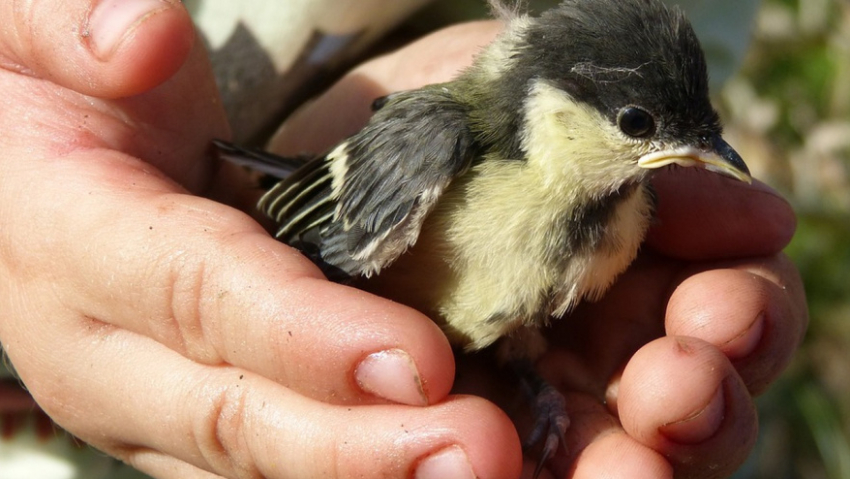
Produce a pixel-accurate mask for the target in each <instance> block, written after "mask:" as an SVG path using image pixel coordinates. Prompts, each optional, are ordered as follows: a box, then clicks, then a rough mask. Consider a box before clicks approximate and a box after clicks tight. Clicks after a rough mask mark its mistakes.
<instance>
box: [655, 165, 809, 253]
mask: <svg viewBox="0 0 850 479" xmlns="http://www.w3.org/2000/svg"><path fill="white" fill-rule="evenodd" d="M653 186H654V187H655V189H656V191H657V193H658V205H657V211H656V221H655V224H654V225H653V227H652V228H651V229H650V232H649V234H648V237H647V242H648V244H649V245H650V246H651V247H652V248H653V249H655V250H657V251H659V252H661V253H663V254H665V255H668V256H672V257H675V258H680V259H685V260H706V259H724V258H743V257H748V256H763V255H772V254H776V253H778V252H779V251H781V250H782V248H784V247H785V246H786V245H787V244H788V242H789V241H790V240H791V237H792V236H793V234H794V229H795V227H796V220H795V217H794V212H793V210H792V209H791V206H790V205H789V204H788V202H787V201H786V200H785V199H783V198H782V197H781V196H780V195H779V194H778V193H776V192H775V191H774V190H772V189H771V188H769V187H767V186H766V185H764V184H762V183H759V182H755V183H754V184H753V185H747V184H746V183H743V182H740V181H735V180H731V179H728V178H725V177H722V176H720V175H717V174H712V173H709V172H705V171H700V170H694V169H691V168H685V169H676V170H671V171H665V172H663V173H661V174H659V175H657V176H656V177H655V179H654V180H653Z"/></svg>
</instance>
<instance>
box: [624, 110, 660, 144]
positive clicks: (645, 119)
mask: <svg viewBox="0 0 850 479" xmlns="http://www.w3.org/2000/svg"><path fill="white" fill-rule="evenodd" d="M617 124H619V125H620V129H621V130H623V133H625V134H627V135H629V136H631V137H634V138H646V137H648V136H650V135H652V134H653V133H655V119H653V118H652V115H650V114H649V112H647V111H646V110H643V109H641V108H638V107H636V106H627V107H626V108H623V109H622V110H620V116H619V118H618V119H617Z"/></svg>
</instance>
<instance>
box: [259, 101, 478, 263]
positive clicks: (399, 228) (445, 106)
mask: <svg viewBox="0 0 850 479" xmlns="http://www.w3.org/2000/svg"><path fill="white" fill-rule="evenodd" d="M467 121H468V119H467V108H466V106H465V105H463V104H462V103H460V102H458V101H457V100H456V98H455V97H454V96H453V94H452V92H451V91H450V90H449V89H448V88H447V87H446V86H444V85H443V86H441V85H432V86H429V87H425V88H423V89H419V90H411V91H406V92H398V93H394V94H392V95H389V96H387V97H384V99H383V100H381V104H380V108H379V109H378V110H377V111H376V112H375V113H374V115H373V117H372V119H371V120H370V122H369V123H368V124H367V125H366V127H364V128H363V130H361V131H360V132H359V133H356V134H355V135H353V136H351V137H350V138H348V139H347V140H345V141H344V142H343V143H341V144H340V145H338V146H337V147H336V148H334V149H333V150H331V151H330V152H329V153H327V154H326V155H324V156H321V157H317V158H314V159H312V160H311V161H309V162H308V163H307V164H306V165H303V166H302V167H301V168H300V169H298V170H296V171H295V172H293V173H292V174H291V175H289V176H288V177H286V178H285V179H283V180H282V181H281V182H280V183H278V184H277V185H275V186H274V187H273V188H272V189H270V190H269V191H268V192H267V193H266V194H265V195H264V196H263V198H262V199H261V200H260V202H259V205H258V206H259V208H260V209H261V210H262V211H263V212H264V213H265V214H267V215H268V216H270V217H271V218H273V219H274V220H275V221H276V222H277V223H278V225H279V230H278V232H277V236H278V238H280V239H281V240H282V241H284V242H286V243H288V244H290V245H292V246H294V247H297V248H299V249H301V250H302V251H304V252H305V254H307V255H308V256H310V257H311V259H313V261H315V262H316V263H317V264H318V265H319V266H321V267H322V268H323V270H324V271H325V273H326V274H328V276H329V277H330V278H332V279H337V280H341V279H345V277H347V276H348V277H350V276H358V275H365V276H369V275H372V274H375V273H378V272H379V271H380V270H381V268H383V267H385V266H387V265H388V264H390V263H391V262H392V261H394V260H395V259H396V258H397V257H398V256H399V255H401V254H402V253H404V251H406V250H407V249H408V248H409V247H410V246H412V245H413V244H414V243H415V242H416V239H417V238H418V236H419V231H420V229H421V227H422V223H423V222H424V221H425V218H426V217H427V215H428V213H430V211H431V210H432V209H433V208H434V206H435V205H436V203H437V201H438V200H439V198H440V195H441V194H442V193H443V191H444V190H445V188H446V187H447V186H448V185H449V183H450V182H451V181H452V179H453V178H455V177H456V176H458V175H460V174H463V172H465V171H466V169H467V168H468V167H469V165H470V164H471V162H472V161H473V159H474V158H475V157H476V145H475V142H474V140H473V136H472V134H471V133H470V131H469V129H468V126H467Z"/></svg>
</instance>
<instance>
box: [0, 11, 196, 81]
mask: <svg viewBox="0 0 850 479" xmlns="http://www.w3.org/2000/svg"><path fill="white" fill-rule="evenodd" d="M0 18H3V23H4V25H3V26H4V28H2V29H0V65H2V66H3V67H5V68H6V69H11V70H15V71H18V72H23V73H27V74H30V75H33V76H35V77H37V78H41V79H45V80H49V81H51V82H54V83H57V84H59V85H62V86H63V87H65V88H69V89H71V90H74V91H77V92H79V93H83V94H86V95H91V96H95V97H99V98H118V97H127V96H131V95H135V94H138V93H141V92H143V91H146V90H148V89H150V88H152V87H153V86H155V85H158V84H159V83H161V82H162V81H164V80H165V79H167V78H169V77H170V76H171V75H173V74H174V72H175V71H177V69H178V68H180V66H181V65H182V64H183V62H184V61H185V59H186V57H187V55H188V54H189V51H190V50H191V49H192V45H193V43H194V39H195V32H194V27H193V25H192V21H191V19H190V18H189V15H188V13H187V12H186V10H185V8H183V6H182V4H181V2H179V1H176V0H99V1H93V0H74V1H70V2H55V1H51V0H35V1H28V2H2V4H0Z"/></svg>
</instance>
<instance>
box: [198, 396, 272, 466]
mask: <svg viewBox="0 0 850 479" xmlns="http://www.w3.org/2000/svg"><path fill="white" fill-rule="evenodd" d="M248 393H249V388H247V387H243V386H242V385H240V384H239V383H238V382H237V383H235V384H229V385H223V386H219V387H217V388H216V390H215V391H211V392H210V393H209V398H210V399H209V402H208V404H209V407H208V408H205V410H204V411H203V412H202V413H201V414H200V416H199V417H198V418H197V421H196V426H195V428H194V429H195V441H196V444H197V448H198V451H200V454H201V455H202V456H203V458H204V460H205V461H206V462H207V463H208V464H210V465H211V466H212V467H213V470H216V471H219V472H224V473H225V475H226V476H228V477H239V478H250V479H260V478H262V477H263V475H262V474H261V473H260V471H259V470H258V468H257V466H256V461H255V460H254V458H253V456H252V454H251V451H250V447H249V443H248V441H247V440H246V438H247V437H248V436H247V435H248V434H249V433H250V431H249V429H251V427H250V423H251V421H250V418H251V417H252V413H251V411H250V408H249V407H248V404H249V400H248Z"/></svg>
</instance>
